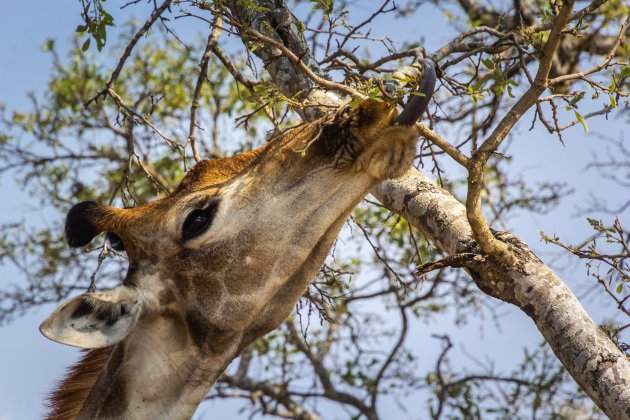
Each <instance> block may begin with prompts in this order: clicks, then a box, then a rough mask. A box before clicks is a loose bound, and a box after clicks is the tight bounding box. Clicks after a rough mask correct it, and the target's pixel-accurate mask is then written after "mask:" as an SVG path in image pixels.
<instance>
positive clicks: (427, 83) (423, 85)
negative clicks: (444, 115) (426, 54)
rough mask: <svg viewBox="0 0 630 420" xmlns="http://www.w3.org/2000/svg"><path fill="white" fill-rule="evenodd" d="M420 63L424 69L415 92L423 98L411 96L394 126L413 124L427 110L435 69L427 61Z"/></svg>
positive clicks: (433, 86) (432, 88)
mask: <svg viewBox="0 0 630 420" xmlns="http://www.w3.org/2000/svg"><path fill="white" fill-rule="evenodd" d="M421 62H422V66H423V67H424V75H423V76H422V80H421V81H420V87H419V89H418V90H417V92H418V93H422V94H423V96H418V95H412V98H411V99H410V100H409V102H408V103H407V106H405V109H403V111H402V112H401V113H400V115H398V118H396V121H395V124H398V125H413V124H415V123H416V121H418V120H419V119H420V117H421V116H422V113H423V112H424V111H425V110H426V109H427V106H429V102H430V101H431V97H432V96H433V90H434V89H435V81H436V75H435V67H434V66H433V64H432V63H431V62H430V61H429V60H427V59H423V60H421Z"/></svg>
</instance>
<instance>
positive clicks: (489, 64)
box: [481, 58, 494, 70]
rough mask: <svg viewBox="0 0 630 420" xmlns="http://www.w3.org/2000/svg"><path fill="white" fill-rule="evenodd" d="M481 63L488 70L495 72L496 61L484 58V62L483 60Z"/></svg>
mask: <svg viewBox="0 0 630 420" xmlns="http://www.w3.org/2000/svg"><path fill="white" fill-rule="evenodd" d="M481 62H482V63H483V65H484V66H486V68H488V69H490V70H494V61H492V60H490V59H489V58H484V59H483V60H481Z"/></svg>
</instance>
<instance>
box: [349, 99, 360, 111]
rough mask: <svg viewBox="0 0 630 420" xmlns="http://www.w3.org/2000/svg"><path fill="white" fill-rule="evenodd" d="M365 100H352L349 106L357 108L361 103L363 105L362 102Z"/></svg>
mask: <svg viewBox="0 0 630 420" xmlns="http://www.w3.org/2000/svg"><path fill="white" fill-rule="evenodd" d="M362 100H363V98H354V99H353V100H352V102H350V104H349V106H350V108H351V109H352V108H354V107H355V106H357V105H359V103H361V101H362Z"/></svg>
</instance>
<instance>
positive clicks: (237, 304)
mask: <svg viewBox="0 0 630 420" xmlns="http://www.w3.org/2000/svg"><path fill="white" fill-rule="evenodd" d="M426 70H430V71H426ZM434 84H435V73H434V71H433V68H432V67H431V66H430V65H428V64H427V63H425V77H424V79H423V81H422V83H421V86H420V90H421V91H422V92H423V93H424V97H422V96H414V97H413V98H412V99H411V100H410V101H409V104H408V105H407V107H406V108H405V110H403V112H402V113H401V114H400V115H399V116H397V112H396V109H395V107H392V106H390V105H388V104H386V103H385V102H379V101H376V100H372V99H367V100H364V101H362V102H361V103H360V104H358V105H357V106H355V107H350V106H346V107H345V108H342V109H340V110H338V111H337V112H336V113H334V114H332V115H329V116H326V117H323V118H322V119H320V120H317V121H315V122H312V123H309V124H305V125H302V126H299V127H297V128H295V129H293V130H292V131H290V132H288V133H286V134H284V135H283V136H281V137H279V138H277V139H275V140H273V141H271V142H269V143H267V144H266V145H265V146H262V147H260V148H258V149H255V150H253V151H250V152H247V153H244V154H241V155H236V156H233V157H230V158H223V159H217V160H211V161H200V162H199V163H197V164H196V165H195V166H194V167H193V168H192V169H191V170H190V171H189V172H188V174H187V175H186V176H185V177H184V179H183V180H182V181H181V183H180V185H179V186H178V187H177V189H176V190H175V191H174V192H173V193H172V194H171V195H169V196H167V197H165V198H162V199H159V200H156V201H152V202H149V203H146V204H143V205H139V206H138V207H135V208H126V209H119V208H114V207H109V206H103V205H99V204H97V203H95V202H89V201H88V202H83V203H79V204H77V205H75V206H74V207H72V209H71V210H70V211H69V213H68V215H67V218H66V226H65V234H66V238H67V241H68V244H69V245H70V246H72V247H82V246H85V245H87V244H88V243H89V242H90V241H91V240H92V239H93V238H94V237H96V236H97V235H98V234H100V233H106V234H107V235H108V237H109V240H110V243H111V244H112V246H114V247H117V248H118V249H120V250H124V251H125V252H126V253H127V255H128V259H129V268H128V271H127V275H126V277H125V278H124V280H123V281H122V284H121V285H120V286H118V287H116V288H114V289H110V290H106V291H101V292H89V293H85V294H82V295H80V296H77V297H74V298H72V299H70V300H69V301H66V302H65V303H63V304H61V305H60V306H59V307H58V308H57V309H56V310H55V311H54V312H53V313H52V314H51V315H50V316H49V317H48V318H47V319H46V320H45V321H44V322H43V323H42V325H41V326H40V331H41V332H42V333H43V334H44V335H45V336H46V337H48V338H50V339H52V340H54V341H57V342H60V343H63V344H67V345H71V346H76V347H80V348H83V349H87V350H86V352H85V353H84V355H83V357H82V358H81V359H80V360H79V362H78V363H77V364H76V365H74V366H73V367H72V368H71V369H70V370H69V372H68V374H67V376H66V378H65V379H64V380H62V381H61V382H60V383H59V384H58V386H57V388H56V390H55V391H54V392H53V393H52V395H51V400H50V412H49V414H48V418H49V419H72V418H79V419H94V418H98V419H119V418H122V419H148V418H164V419H186V418H190V417H191V416H192V414H193V413H194V412H195V410H196V408H197V406H198V405H199V404H200V402H201V400H202V399H203V397H204V396H205V395H206V393H207V392H208V390H209V389H210V387H211V386H212V385H213V383H214V382H215V381H216V379H217V378H218V377H219V375H220V374H221V373H222V372H223V371H224V370H225V368H226V367H227V365H228V364H229V363H230V362H231V361H232V360H233V359H234V358H235V357H236V356H238V355H239V354H240V352H241V351H242V350H244V349H245V348H246V347H247V346H248V345H249V344H251V343H252V342H253V341H254V340H256V339H257V338H259V337H261V336H263V335H264V334H266V333H267V332H269V331H272V330H273V329H275V328H276V327H278V326H279V325H280V324H281V323H282V322H283V321H284V320H285V319H286V317H287V316H288V315H289V313H290V312H291V310H292V309H293V307H294V306H295V304H296V302H297V301H298V299H299V298H300V296H302V294H303V293H304V292H305V290H306V288H307V287H308V285H309V283H310V282H311V281H312V280H313V278H314V277H315V276H316V274H317V272H318V270H319V267H320V266H321V264H322V263H323V261H324V259H325V257H326V255H327V254H328V252H329V250H330V248H331V246H332V244H333V242H334V240H335V238H336V236H337V234H338V232H339V230H340V229H341V227H342V225H343V223H344V221H345V220H346V218H347V217H348V215H349V213H350V212H351V210H352V209H353V208H354V207H355V206H356V205H357V204H358V203H359V201H360V200H362V199H363V198H364V197H365V195H366V194H367V193H368V192H369V191H370V190H371V189H372V188H373V187H374V186H375V185H376V184H377V183H378V182H380V181H381V180H384V179H387V178H393V177H398V176H400V175H402V174H403V173H404V172H405V171H406V170H407V169H408V168H409V166H410V165H411V163H412V160H413V158H414V156H415V145H416V142H417V139H418V137H419V129H418V128H417V127H416V126H415V125H414V123H415V121H416V120H417V119H418V118H419V116H420V115H421V114H422V113H423V112H424V109H425V108H426V106H427V104H428V101H429V99H430V97H431V95H432V93H433V89H434Z"/></svg>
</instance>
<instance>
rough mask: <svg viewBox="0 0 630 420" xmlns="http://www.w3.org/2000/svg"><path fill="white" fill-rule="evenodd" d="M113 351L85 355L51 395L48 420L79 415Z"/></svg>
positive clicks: (71, 417) (99, 351) (62, 419)
mask: <svg viewBox="0 0 630 420" xmlns="http://www.w3.org/2000/svg"><path fill="white" fill-rule="evenodd" d="M111 351H112V347H106V348H103V349H94V350H87V351H85V352H84V353H83V356H82V357H81V359H80V360H79V361H78V362H77V363H76V364H75V365H73V366H72V367H71V368H70V369H69V370H68V373H67V374H66V377H65V378H63V379H62V380H61V381H59V382H58V383H57V386H56V388H55V390H54V391H53V392H52V393H51V394H50V396H49V398H48V409H49V412H48V415H47V416H46V419H47V420H70V419H74V418H75V417H76V416H77V415H78V414H79V411H81V407H83V404H84V403H85V399H86V398H87V396H88V394H89V392H90V390H91V389H92V387H93V386H94V383H95V382H96V379H97V378H98V375H99V374H100V373H101V371H102V370H103V366H104V365H105V363H106V362H107V359H109V355H110V354H111Z"/></svg>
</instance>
